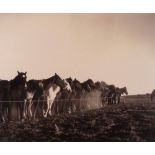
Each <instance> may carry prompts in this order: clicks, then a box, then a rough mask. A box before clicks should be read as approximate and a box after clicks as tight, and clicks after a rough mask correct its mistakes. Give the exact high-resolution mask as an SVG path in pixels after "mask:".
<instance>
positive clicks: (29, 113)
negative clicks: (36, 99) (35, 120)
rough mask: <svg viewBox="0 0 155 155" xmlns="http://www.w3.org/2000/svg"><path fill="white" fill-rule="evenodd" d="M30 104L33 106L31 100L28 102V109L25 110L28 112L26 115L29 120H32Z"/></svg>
mask: <svg viewBox="0 0 155 155" xmlns="http://www.w3.org/2000/svg"><path fill="white" fill-rule="evenodd" d="M32 104H33V102H32V99H31V100H29V102H28V109H27V110H28V112H27V113H28V115H29V118H30V119H31V118H32V110H31V107H32Z"/></svg>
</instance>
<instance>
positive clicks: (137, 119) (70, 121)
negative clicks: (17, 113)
mask: <svg viewBox="0 0 155 155" xmlns="http://www.w3.org/2000/svg"><path fill="white" fill-rule="evenodd" d="M0 141H28V142H31V141H38V142H39V141H58V142H64V141H69V142H71V141H72V142H75V141H76V142H77V141H78V142H85V141H88V142H94V141H95V142H96V141H101V142H112V141H122V142H126V141H127V142H133V141H142V142H143V141H155V103H151V102H150V100H149V97H147V96H138V95H137V96H129V97H126V98H125V103H124V104H123V103H121V104H118V105H110V106H106V107H104V108H101V109H96V110H91V111H87V112H81V113H74V114H66V115H59V116H53V117H52V118H50V119H43V120H38V121H37V120H36V121H26V122H24V123H20V122H9V123H3V124H2V123H1V124H0Z"/></svg>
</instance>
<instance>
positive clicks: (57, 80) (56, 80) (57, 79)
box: [52, 73, 66, 89]
mask: <svg viewBox="0 0 155 155" xmlns="http://www.w3.org/2000/svg"><path fill="white" fill-rule="evenodd" d="M52 80H53V81H52V83H53V84H56V85H58V86H60V87H61V88H62V89H64V88H65V87H66V85H65V82H64V80H63V79H61V78H60V76H59V75H58V74H56V73H55V75H54V76H53V77H52Z"/></svg>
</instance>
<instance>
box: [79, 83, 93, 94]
mask: <svg viewBox="0 0 155 155" xmlns="http://www.w3.org/2000/svg"><path fill="white" fill-rule="evenodd" d="M81 85H82V87H83V89H84V90H85V91H87V92H90V91H91V87H90V85H89V83H88V82H87V81H85V82H83V83H81Z"/></svg>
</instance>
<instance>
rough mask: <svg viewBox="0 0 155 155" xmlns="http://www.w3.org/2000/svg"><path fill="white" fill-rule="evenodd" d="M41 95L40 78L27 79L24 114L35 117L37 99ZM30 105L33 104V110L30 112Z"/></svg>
mask: <svg viewBox="0 0 155 155" xmlns="http://www.w3.org/2000/svg"><path fill="white" fill-rule="evenodd" d="M42 96H43V83H42V80H29V81H28V82H27V91H26V100H25V107H26V108H25V109H26V112H25V113H26V116H27V117H29V118H32V116H33V118H35V115H36V112H37V108H38V106H39V100H40V98H41V97H42ZM32 105H34V112H33V114H32Z"/></svg>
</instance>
